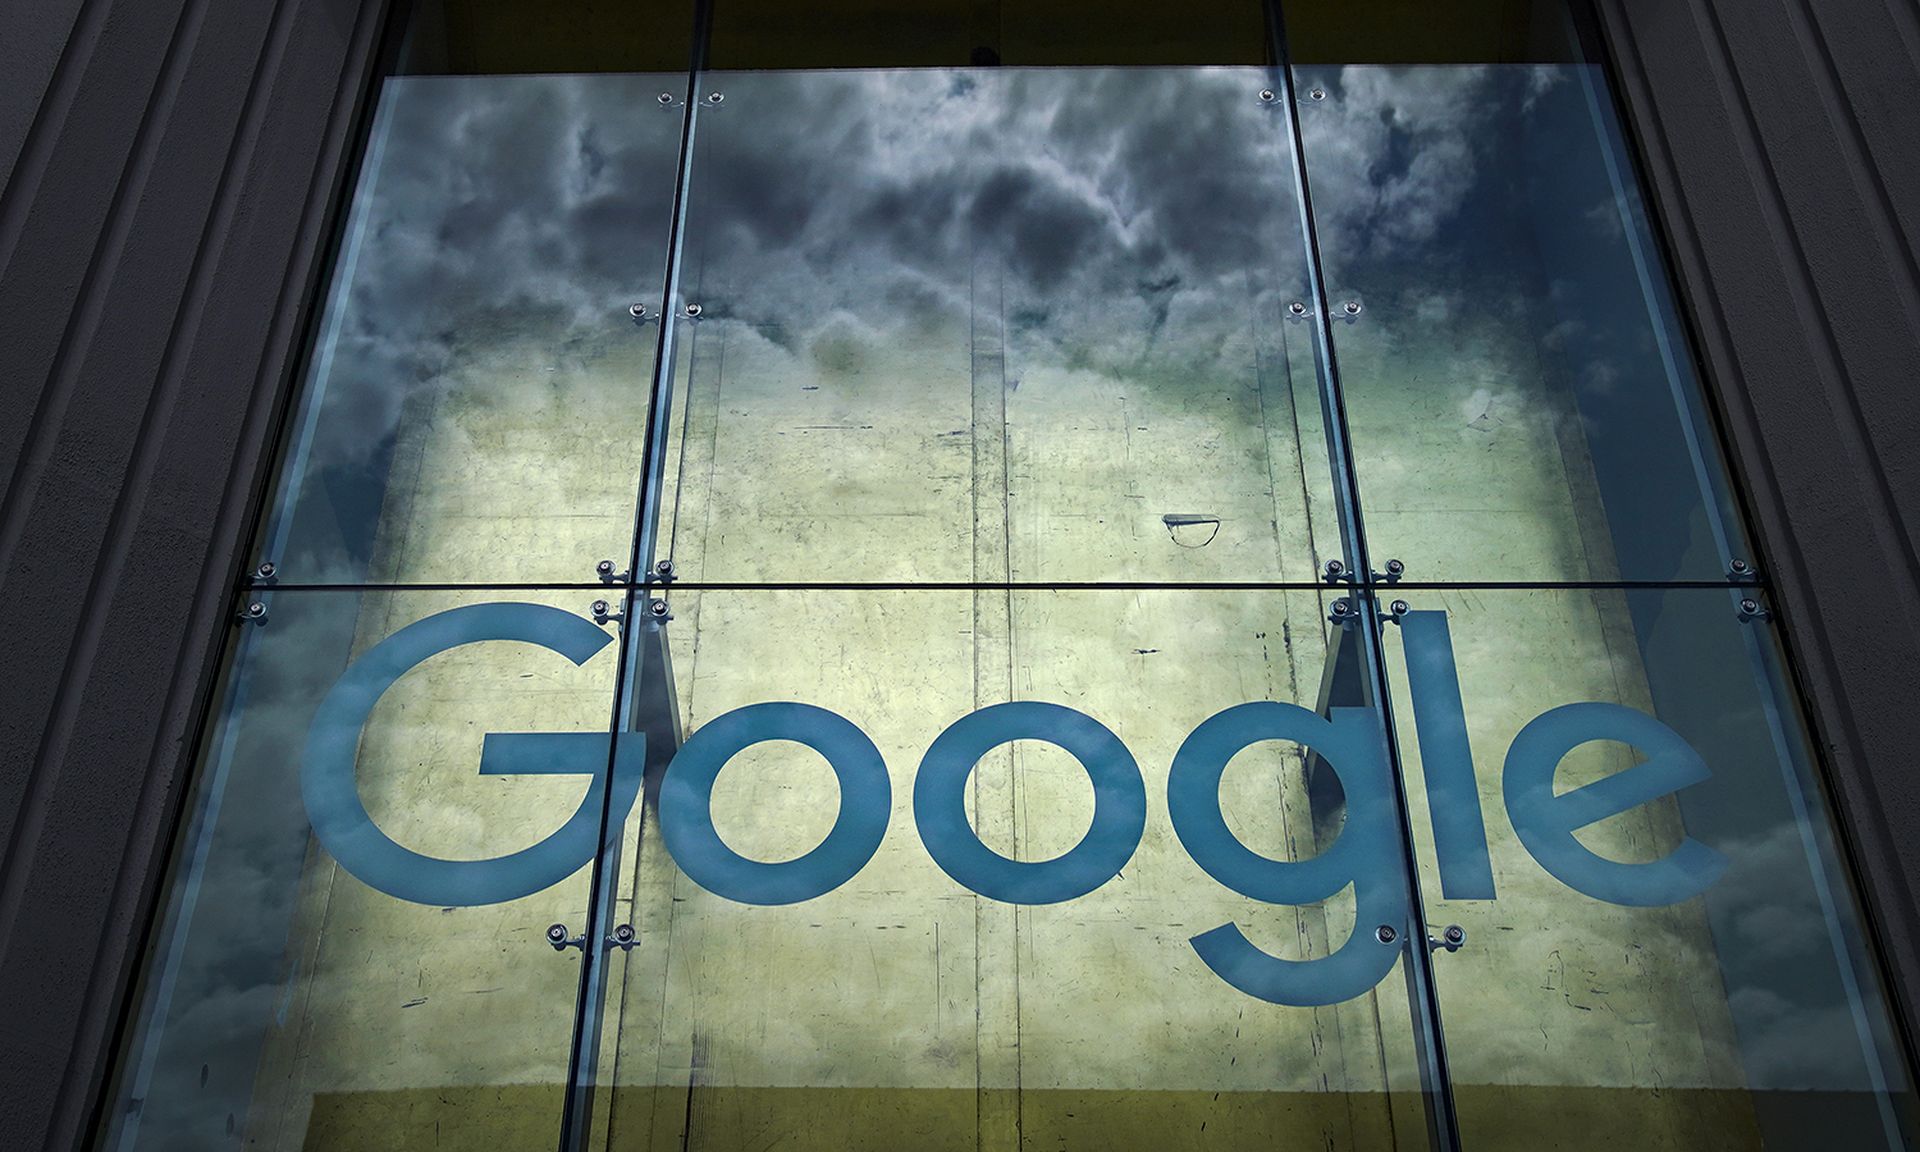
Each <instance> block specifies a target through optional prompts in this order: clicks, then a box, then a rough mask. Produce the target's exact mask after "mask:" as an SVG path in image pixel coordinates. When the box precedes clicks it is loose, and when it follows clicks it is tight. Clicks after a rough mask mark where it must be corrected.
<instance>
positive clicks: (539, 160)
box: [259, 74, 686, 585]
mask: <svg viewBox="0 0 1920 1152" xmlns="http://www.w3.org/2000/svg"><path fill="white" fill-rule="evenodd" d="M685 91H686V78H685V76H684V74H669V75H662V76H480V77H469V76H457V77H456V76H412V77H398V78H394V79H391V80H389V81H387V83H386V86H385V88H384V90H383V92H382V95H381V103H380V109H379V112H378V120H377V123H376V125H375V128H374V133H373V137H372V141H371V143H370V145H369V152H368V156H367V162H366V166H365V170H364V173H363V176H362V178H361V184H360V189H359V191H358V193H357V195H356V199H355V203H354V206H353V210H352V216H351V219H350V221H349V225H348V232H347V236H346V239H345V241H344V245H345V246H344V249H343V251H342V254H341V258H340V264H339V270H338V272H337V273H336V276H335V287H334V295H333V299H332V301H331V302H330V303H329V305H328V307H327V310H326V314H325V316H324V317H323V319H322V321H321V328H320V338H319V344H318V346H317V348H316V350H315V353H314V359H313V365H312V369H311V372H310V379H309V381H308V392H307V395H306V397H305V400H304V402H303V404H304V406H303V409H302V411H301V412H300V413H299V414H298V416H297V417H296V418H295V420H294V421H293V432H292V439H291V443H290V445H289V447H288V452H287V457H286V461H285V463H284V464H283V465H282V467H283V469H284V475H283V478H282V493H281V496H280V502H279V505H278V508H277V511H276V513H275V515H274V516H273V517H272V519H271V521H270V523H269V524H268V526H267V529H266V531H265V533H264V536H263V540H262V542H261V545H260V556H259V559H261V560H271V561H273V562H274V563H276V564H277V565H278V567H279V570H280V579H281V580H282V581H287V582H295V583H357V582H377V583H467V584H475V585H479V584H488V583H520V582H533V583H537V582H540V581H555V582H560V581H577V580H591V579H593V569H594V564H595V562H596V561H598V560H601V559H605V558H609V557H612V558H621V559H622V567H624V566H625V564H624V558H625V557H626V556H628V555H629V554H630V553H631V551H632V546H633V523H634V511H635V504H636V499H637V494H638V492H639V488H640V473H641V459H642V455H643V452H644V448H645V443H646V413H647V395H648V390H649V388H650V387H651V382H652V373H653V357H654V354H655V348H656V344H657V341H658V326H657V318H658V315H659V308H660V296H661V292H662V288H661V284H662V277H663V270H664V265H665V259H666V245H667V232H668V227H669V218H670V215H671V209H672V202H673V189H674V177H675V172H676V167H677V164H678V157H679V148H680V135H681V115H682V113H681V108H680V103H683V102H684V95H683V94H684V93H685ZM662 93H667V94H670V95H671V97H672V99H671V100H670V102H669V103H668V104H667V105H665V106H663V105H662V104H661V103H660V102H659V100H658V97H659V96H660V95H661V94H662ZM676 102H679V103H676ZM632 306H644V307H645V309H646V311H647V313H648V315H649V316H650V317H652V318H653V321H655V322H645V323H638V322H636V321H635V320H634V319H633V318H632V316H631V315H630V314H629V308H630V307H632Z"/></svg>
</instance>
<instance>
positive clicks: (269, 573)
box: [248, 560, 280, 584]
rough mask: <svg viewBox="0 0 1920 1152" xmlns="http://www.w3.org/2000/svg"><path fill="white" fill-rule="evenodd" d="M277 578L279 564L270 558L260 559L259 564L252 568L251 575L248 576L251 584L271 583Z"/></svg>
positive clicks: (278, 576) (278, 575) (278, 577)
mask: <svg viewBox="0 0 1920 1152" xmlns="http://www.w3.org/2000/svg"><path fill="white" fill-rule="evenodd" d="M279 579H280V566H279V565H278V564H275V563H274V562H273V561H271V560H262V561H260V566H259V567H257V568H255V569H254V570H253V575H252V576H250V577H248V582H249V583H253V584H272V583H274V582H276V581H277V580H279Z"/></svg>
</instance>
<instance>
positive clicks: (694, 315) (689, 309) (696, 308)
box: [680, 304, 706, 320]
mask: <svg viewBox="0 0 1920 1152" xmlns="http://www.w3.org/2000/svg"><path fill="white" fill-rule="evenodd" d="M705 313H706V308H704V307H702V306H701V305H699V304H689V305H687V306H686V307H685V308H682V309H680V315H682V316H684V317H686V318H687V319H688V320H698V319H700V317H701V316H702V315H704V314H705Z"/></svg>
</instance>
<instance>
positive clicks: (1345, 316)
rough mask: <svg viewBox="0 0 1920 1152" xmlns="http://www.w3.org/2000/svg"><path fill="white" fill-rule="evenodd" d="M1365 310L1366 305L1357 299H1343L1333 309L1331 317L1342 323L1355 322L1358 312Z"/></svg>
mask: <svg viewBox="0 0 1920 1152" xmlns="http://www.w3.org/2000/svg"><path fill="white" fill-rule="evenodd" d="M1364 311H1366V305H1364V304H1362V303H1360V301H1358V300H1343V301H1341V302H1340V304H1339V305H1338V306H1336V307H1335V308H1334V310H1333V318H1334V319H1335V320H1338V321H1340V322H1341V323H1342V324H1356V323H1358V322H1359V320H1360V313H1362V312H1364Z"/></svg>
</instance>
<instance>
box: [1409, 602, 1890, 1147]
mask: <svg viewBox="0 0 1920 1152" xmlns="http://www.w3.org/2000/svg"><path fill="white" fill-rule="evenodd" d="M1743 595H1744V594H1743V593H1741V592H1737V591H1734V592H1729V591H1725V590H1716V589H1684V590H1672V589H1664V590H1662V589H1635V590H1632V591H1617V590H1613V591H1592V590H1571V589H1558V590H1551V589H1536V590H1530V591H1486V590H1471V589H1468V590H1459V591H1448V592H1441V591H1426V590H1423V591H1417V592H1414V591H1410V592H1408V593H1407V600H1408V601H1409V602H1411V604H1412V607H1413V608H1414V612H1413V613H1412V614H1411V615H1409V616H1407V617H1406V618H1405V619H1404V620H1403V622H1402V624H1401V626H1400V627H1398V628H1389V629H1388V630H1387V632H1388V637H1389V640H1388V644H1389V652H1388V657H1389V660H1388V667H1389V670H1390V672H1391V674H1392V675H1393V677H1394V678H1395V680H1396V681H1397V685H1396V695H1397V696H1398V697H1399V698H1398V699H1396V700H1395V701H1394V714H1395V717H1396V720H1397V724H1398V743H1399V746H1400V749H1401V753H1402V756H1403V757H1404V758H1405V760H1406V762H1407V764H1408V767H1409V775H1410V777H1411V781H1410V785H1411V791H1412V792H1413V797H1412V804H1413V811H1414V814H1415V819H1414V826H1415V834H1416V839H1415V843H1416V844H1417V845H1419V854H1420V860H1421V872H1422V873H1423V875H1424V876H1425V880H1424V882H1423V884H1422V888H1423V891H1424V892H1425V894H1426V896H1427V903H1428V921H1429V922H1430V923H1433V924H1440V925H1444V924H1449V923H1453V924H1459V925H1461V926H1462V927H1464V928H1465V930H1466V940H1465V944H1464V946H1463V947H1462V948H1461V949H1460V950H1459V951H1458V952H1457V953H1454V954H1451V955H1447V954H1441V955H1439V956H1437V957H1436V959H1435V962H1434V971H1435V976H1436V981H1437V985H1438V989H1439V996H1440V1009H1441V1016H1442V1019H1443V1020H1444V1022H1445V1026H1446V1038H1447V1055H1448V1062H1449V1067H1450V1070H1451V1073H1452V1077H1453V1084H1454V1090H1455V1099H1456V1101H1457V1108H1458V1113H1459V1118H1460V1125H1461V1129H1462V1132H1463V1135H1464V1137H1465V1147H1467V1148H1468V1149H1472V1150H1476V1152H1478V1150H1483V1149H1505V1148H1511V1149H1516V1150H1518V1149H1526V1150H1529V1152H1530V1150H1532V1149H1537V1148H1540V1147H1544V1146H1547V1145H1549V1144H1550V1145H1551V1146H1553V1147H1556V1148H1565V1149H1603V1148H1604V1149H1614V1148H1689V1149H1691V1148H1717V1149H1761V1148H1816V1147H1834V1148H1861V1149H1866V1148H1897V1147H1904V1146H1905V1145H1904V1144H1903V1143H1901V1141H1900V1137H1899V1128H1898V1122H1899V1119H1900V1117H1901V1115H1902V1114H1904V1112H1905V1111H1906V1109H1907V1108H1908V1107H1909V1106H1910V1088H1909V1085H1908V1081H1907V1076H1906V1072H1905V1071H1904V1070H1903V1069H1902V1067H1901V1066H1900V1062H1899V1057H1898V1056H1897V1055H1896V1053H1897V1052H1898V1048H1897V1046H1896V1045H1895V1044H1894V1042H1893V1041H1892V1039H1891V1038H1890V1035H1889V1033H1890V1027H1891V1026H1890V1022H1889V1019H1888V1017H1887V1015H1886V1012H1885V1010H1884V1008H1883V1007H1882V1002H1881V999H1880V996H1879V994H1878V992H1877V989H1876V983H1875V980H1874V979H1873V976H1872V974H1871V972H1870V971H1869V968H1868V964H1867V963H1866V962H1865V961H1864V960H1863V957H1865V955H1866V951H1865V947H1864V944H1863V942H1862V937H1863V936H1864V933H1863V930H1862V925H1861V922H1860V918H1859V916H1858V914H1857V912H1856V911H1855V906H1854V904H1853V901H1852V898H1851V894H1850V891H1849V888H1848V884H1847V881H1846V874H1845V871H1844V870H1843V869H1842V868H1841V867H1839V866H1838V864H1837V863H1836V859H1837V854H1836V852H1835V851H1834V847H1833V845H1832V843H1831V841H1832V833H1831V828H1830V825H1829V822H1828V818H1827V817H1826V815H1825V814H1824V812H1823V809H1822V806H1821V803H1820V798H1819V795H1818V791H1817V789H1816V787H1815V786H1814V784H1813V783H1812V770H1811V764H1812V757H1811V755H1810V752H1809V749H1808V747H1807V744H1806V740H1805V736H1804V733H1803V730H1802V726H1801V724H1800V721H1799V718H1798V716H1797V715H1796V712H1795V708H1794V703H1793V697H1792V696H1791V695H1790V694H1789V693H1787V692H1786V691H1785V690H1784V688H1783V686H1782V684H1781V682H1780V679H1779V674H1778V668H1779V664H1778V655H1777V653H1776V652H1775V651H1774V649H1773V642H1772V639H1771V631H1770V629H1771V626H1770V625H1769V624H1767V623H1765V622H1762V621H1751V622H1743V621H1742V620H1741V619H1740V600H1741V599H1742V597H1743ZM1429 805H1431V807H1429ZM1483 825H1484V841H1482V839H1481V828H1482V826H1483Z"/></svg>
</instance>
